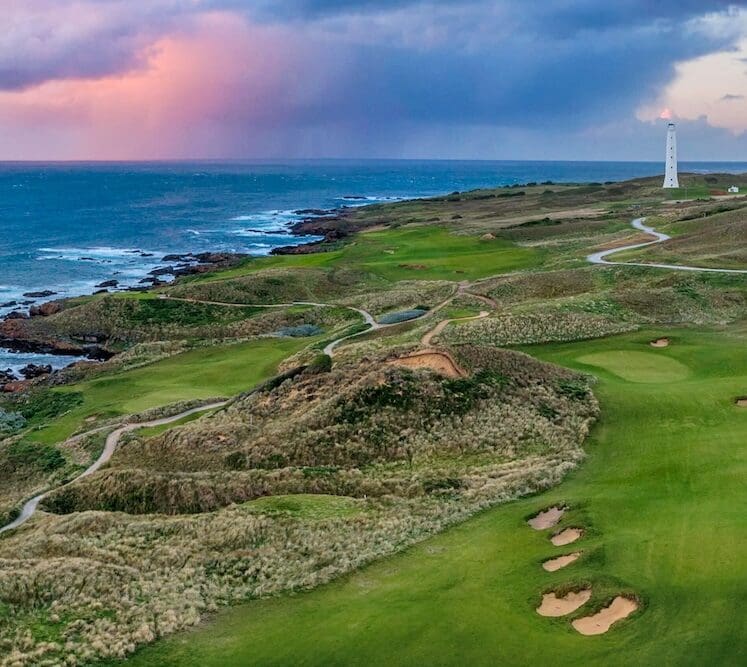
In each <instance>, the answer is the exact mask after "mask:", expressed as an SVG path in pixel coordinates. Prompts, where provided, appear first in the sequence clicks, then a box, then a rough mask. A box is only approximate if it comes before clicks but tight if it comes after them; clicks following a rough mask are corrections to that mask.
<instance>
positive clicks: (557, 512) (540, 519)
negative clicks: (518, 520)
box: [527, 505, 565, 530]
mask: <svg viewBox="0 0 747 667" xmlns="http://www.w3.org/2000/svg"><path fill="white" fill-rule="evenodd" d="M564 514H565V507H558V506H557V505H556V506H555V507H550V508H549V509H546V510H543V511H542V512H540V513H539V514H537V516H534V517H532V518H531V519H529V521H527V523H528V524H529V525H530V526H531V527H532V528H534V529H535V530H547V529H548V528H552V527H553V526H556V525H557V523H558V521H560V519H562V518H563V515H564Z"/></svg>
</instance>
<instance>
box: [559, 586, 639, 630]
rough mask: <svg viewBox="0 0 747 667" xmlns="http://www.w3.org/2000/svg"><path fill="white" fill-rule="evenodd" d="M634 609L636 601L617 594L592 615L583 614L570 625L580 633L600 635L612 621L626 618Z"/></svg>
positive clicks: (636, 606) (607, 628) (636, 605)
mask: <svg viewBox="0 0 747 667" xmlns="http://www.w3.org/2000/svg"><path fill="white" fill-rule="evenodd" d="M636 609H638V603H637V602H636V601H635V600H631V599H630V598H625V597H622V596H621V595H618V596H617V597H616V598H615V599H614V600H612V602H610V604H609V605H608V606H606V607H605V608H604V609H602V610H601V611H598V612H597V613H596V614H593V615H592V616H584V617H583V618H577V619H576V620H575V621H573V623H572V625H573V627H574V628H576V630H577V631H578V632H580V633H581V634H582V635H602V634H604V633H605V632H607V630H609V629H610V627H611V626H612V624H613V623H616V622H617V621H620V620H622V619H623V618H627V617H628V616H630V615H631V614H632V613H633V612H634V611H635V610H636Z"/></svg>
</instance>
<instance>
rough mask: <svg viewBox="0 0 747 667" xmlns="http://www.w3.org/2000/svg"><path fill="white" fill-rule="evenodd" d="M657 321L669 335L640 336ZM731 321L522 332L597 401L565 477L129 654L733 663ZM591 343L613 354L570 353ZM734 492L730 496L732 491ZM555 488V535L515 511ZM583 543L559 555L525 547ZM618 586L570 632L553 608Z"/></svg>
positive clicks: (534, 350)
mask: <svg viewBox="0 0 747 667" xmlns="http://www.w3.org/2000/svg"><path fill="white" fill-rule="evenodd" d="M665 334H666V335H669V336H671V337H672V339H673V344H672V345H671V346H670V347H669V348H665V349H661V350H657V351H656V352H652V351H650V349H649V347H648V342H649V341H650V340H652V339H654V338H656V337H658V336H661V335H665ZM745 342H746V341H745V330H744V327H742V328H741V329H740V328H739V327H735V328H734V329H732V330H731V331H728V332H724V331H719V332H707V331H700V332H698V331H694V330H678V331H674V332H672V331H666V332H664V331H657V332H652V331H648V332H638V333H635V334H626V335H623V336H616V337H613V338H608V339H601V340H594V341H584V342H578V343H568V344H552V345H545V346H532V347H531V348H528V351H529V352H531V354H533V355H536V356H539V357H542V358H543V359H547V360H550V361H554V362H556V363H560V364H562V365H566V366H569V367H573V368H576V369H579V370H583V371H587V372H595V373H597V374H598V375H599V378H600V382H599V384H598V386H597V388H596V390H595V391H596V394H597V396H598V397H599V399H600V401H601V404H602V419H601V422H600V423H599V424H598V426H597V427H596V428H595V430H594V432H593V434H592V438H591V439H590V441H589V442H588V446H587V449H588V452H589V457H588V460H587V462H586V463H585V464H584V465H583V466H582V468H581V469H580V470H579V471H578V472H576V473H575V474H573V475H572V476H571V477H570V478H569V479H568V480H567V481H566V482H565V483H564V484H562V485H561V486H560V487H557V488H556V489H554V490H551V491H549V492H547V493H545V494H543V495H541V496H537V497H533V498H528V499H524V500H522V501H518V502H515V503H512V504H510V505H507V506H502V507H499V508H496V509H494V510H491V511H488V512H485V513H483V514H481V515H480V516H478V517H477V518H475V519H473V520H471V521H468V522H467V523H465V524H462V525H461V526H459V527H457V528H454V529H451V530H449V531H447V532H446V533H444V534H442V535H440V536H437V537H435V538H433V539H430V540H428V541H427V542H424V543H423V544H421V545H419V546H417V547H415V548H412V549H410V550H408V551H407V552H405V553H403V554H401V555H399V556H396V557H393V558H390V559H387V560H385V561H382V562H379V563H377V564H375V565H373V566H370V567H368V568H365V569H364V570H361V571H359V572H357V573H355V574H354V575H352V576H350V577H347V578H345V579H343V580H341V581H338V582H336V583H334V584H332V585H329V586H325V587H323V588H321V589H318V590H316V591H314V592H311V593H306V594H302V595H299V596H296V597H285V598H278V599H269V600H264V601H259V602H255V603H250V604H247V605H244V606H242V607H239V608H235V609H233V610H229V611H226V612H223V613H221V614H220V615H219V616H218V617H217V618H216V619H214V620H213V621H211V622H208V623H207V624H205V625H203V626H202V627H200V628H199V629H197V630H195V631H194V632H191V633H186V634H181V635H177V636H174V637H172V638H170V639H167V640H165V641H162V642H160V643H158V644H156V645H154V646H151V647H149V648H146V649H144V650H143V651H141V652H140V653H138V654H136V655H135V656H134V658H133V659H132V660H131V663H132V664H133V665H136V666H145V665H147V666H150V665H159V666H163V665H180V666H186V667H189V666H197V665H200V667H210V666H213V665H215V666H218V665H220V666H221V667H224V666H225V667H231V666H237V667H238V666H242V667H243V666H247V665H277V666H280V665H291V664H292V665H325V666H328V665H346V666H347V665H420V664H432V665H491V666H492V665H496V664H505V665H512V666H513V665H532V666H533V667H536V666H537V665H547V664H554V665H574V666H578V665H636V666H637V665H676V666H678V667H681V666H683V665H698V666H699V665H705V664H714V665H716V664H717V665H737V664H743V658H744V654H743V647H744V644H745V639H747V637H745V625H744V618H743V603H744V600H745V594H746V593H747V587H746V586H745V581H744V572H745V568H746V567H747V557H745V552H744V535H745V532H746V531H747V517H746V516H745V513H744V511H743V507H744V502H743V500H744V479H745V472H747V471H746V469H745V468H746V463H747V447H746V444H745V443H747V410H744V409H740V408H737V407H736V406H734V404H733V398H734V397H735V396H737V395H740V394H744V393H746V391H747V355H745V354H744V349H745ZM641 354H645V355H649V354H652V355H657V356H659V357H660V359H669V360H671V361H673V362H676V363H677V365H678V367H679V365H680V364H681V365H683V366H685V367H687V368H688V369H689V373H690V374H689V376H688V377H687V378H685V379H680V380H679V381H677V382H671V383H670V382H666V381H664V382H658V383H641V382H639V381H638V379H639V378H635V377H634V378H631V379H632V380H633V381H629V380H626V379H625V378H624V377H622V376H621V375H620V374H618V373H619V370H620V368H621V366H620V364H624V361H625V357H626V355H629V357H630V359H631V360H633V361H631V367H638V368H641V367H642V366H641V363H640V361H641V357H640V355H641ZM589 355H592V360H593V361H594V362H595V364H597V363H599V361H600V357H599V356H598V355H602V356H601V359H602V360H603V361H604V363H605V364H606V365H607V366H609V364H610V361H609V360H610V359H613V360H614V363H613V367H614V368H616V369H617V371H616V372H609V371H608V370H603V369H602V370H600V367H599V366H597V365H594V366H592V365H589V364H588V363H584V362H583V361H580V359H584V358H586V360H587V361H588V357H589ZM740 499H741V500H740ZM558 502H564V503H567V504H568V505H569V506H570V510H569V512H568V513H567V514H566V516H565V517H564V519H563V521H562V523H561V526H583V527H584V528H585V529H586V531H587V532H586V535H585V536H584V538H582V539H581V540H580V541H579V542H578V543H576V544H574V545H573V546H572V547H564V548H558V547H553V546H552V545H551V544H550V543H549V540H548V535H547V533H541V532H537V531H534V530H532V529H531V528H529V527H528V526H527V525H526V523H525V521H526V519H527V518H528V517H529V516H531V515H532V514H534V513H535V512H536V511H537V510H539V509H543V508H545V507H547V506H549V505H552V504H555V503H558ZM578 549H582V550H583V552H584V557H583V558H582V559H581V560H580V561H578V562H576V563H574V564H573V565H571V566H570V567H568V568H566V569H564V570H560V571H558V572H555V573H552V574H550V573H547V572H545V571H544V570H543V569H542V568H541V562H542V561H543V560H545V559H547V558H550V557H553V556H557V555H560V554H563V553H568V552H570V551H575V550H578ZM581 583H590V584H591V585H592V587H593V590H594V596H593V598H592V600H591V601H590V603H589V604H587V605H586V606H585V607H582V608H581V609H580V610H579V611H578V612H576V614H575V615H574V616H571V617H566V618H558V619H547V618H542V617H540V616H538V615H537V614H536V613H535V612H534V607H535V606H536V605H537V604H538V602H539V599H540V595H541V593H542V592H543V591H546V590H549V589H550V588H552V587H556V586H566V585H571V584H581ZM619 592H624V593H630V594H635V595H637V596H638V598H639V600H640V602H641V605H642V607H641V610H639V611H638V612H637V613H636V614H634V615H633V616H632V617H631V618H630V619H628V620H626V621H623V622H621V623H620V624H619V625H617V626H615V627H613V629H612V630H611V631H610V632H609V633H608V634H606V635H602V636H599V637H582V636H580V635H578V634H577V633H576V632H575V631H574V630H573V629H572V628H571V627H570V624H569V619H570V618H573V617H575V616H581V615H585V613H588V612H589V610H592V611H593V610H594V609H596V608H598V607H599V606H600V605H601V604H603V603H605V602H606V601H608V600H609V599H611V597H612V596H614V595H615V594H617V593H619Z"/></svg>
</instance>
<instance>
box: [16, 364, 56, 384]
mask: <svg viewBox="0 0 747 667" xmlns="http://www.w3.org/2000/svg"><path fill="white" fill-rule="evenodd" d="M51 372H52V366H51V364H27V365H26V366H24V367H23V368H22V369H21V370H20V373H21V375H23V377H25V378H26V379H27V380H33V379H34V378H38V377H41V376H42V375H49V374H50V373H51Z"/></svg>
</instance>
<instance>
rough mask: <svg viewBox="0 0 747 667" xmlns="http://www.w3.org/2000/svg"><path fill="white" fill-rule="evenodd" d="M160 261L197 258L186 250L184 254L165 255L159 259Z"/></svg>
mask: <svg viewBox="0 0 747 667" xmlns="http://www.w3.org/2000/svg"><path fill="white" fill-rule="evenodd" d="M161 261H162V262H195V261H197V259H196V258H195V256H194V255H193V254H192V253H191V252H188V253H187V254H185V255H166V256H164V257H163V259H161Z"/></svg>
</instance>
